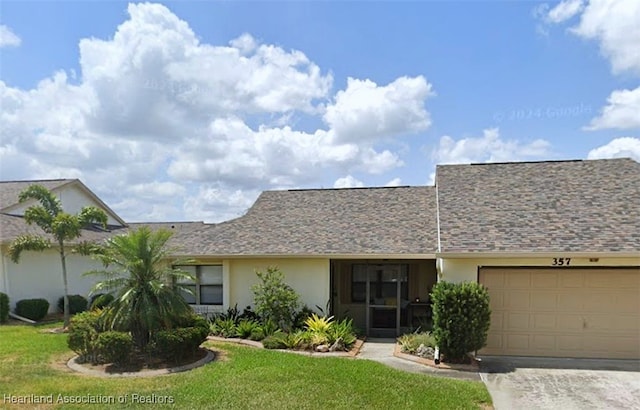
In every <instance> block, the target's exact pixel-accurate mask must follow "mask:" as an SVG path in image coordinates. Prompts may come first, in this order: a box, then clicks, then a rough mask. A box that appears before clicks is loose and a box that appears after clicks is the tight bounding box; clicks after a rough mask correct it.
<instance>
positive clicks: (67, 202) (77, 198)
mask: <svg viewBox="0 0 640 410" xmlns="http://www.w3.org/2000/svg"><path fill="white" fill-rule="evenodd" d="M56 195H57V196H58V198H60V202H61V203H62V209H64V211H65V212H67V213H70V214H76V213H78V212H80V210H81V209H82V207H84V206H95V207H96V208H99V209H102V210H104V211H105V213H106V214H107V217H108V224H109V225H121V224H120V222H118V221H117V220H116V219H114V218H113V217H112V216H111V215H110V214H109V213H108V212H107V210H106V209H104V208H103V207H102V206H101V205H100V204H99V203H97V202H96V201H94V200H93V199H92V198H91V197H90V196H89V195H87V194H86V193H85V192H84V191H82V190H81V189H80V188H78V187H76V186H67V187H65V188H64V189H63V190H62V191H57V192H56ZM35 204H36V202H35V201H28V202H26V203H25V204H21V205H20V206H18V207H16V208H13V209H11V212H10V213H11V214H12V215H24V211H25V210H26V209H27V208H28V207H30V206H33V205H35Z"/></svg>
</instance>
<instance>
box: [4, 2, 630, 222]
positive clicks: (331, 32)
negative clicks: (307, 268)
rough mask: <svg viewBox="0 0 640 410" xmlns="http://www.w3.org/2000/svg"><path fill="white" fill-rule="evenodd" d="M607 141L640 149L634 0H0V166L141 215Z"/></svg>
mask: <svg viewBox="0 0 640 410" xmlns="http://www.w3.org/2000/svg"><path fill="white" fill-rule="evenodd" d="M614 157H631V158H634V159H635V160H636V161H640V1H637V0H591V1H587V0H565V1H562V2H537V1H526V0H523V1H472V0H467V1H452V2H445V1H428V0H423V1H420V0H415V1H406V2H405V1H391V0H389V1H339V0H336V1H313V0H308V1H293V0H291V1H280V2H276V1H257V0H254V1H234V2H229V1H204V0H200V1H180V2H160V3H127V2H120V1H90V0H85V1H57V2H53V1H28V0H27V1H16V0H3V2H2V4H0V179H2V180H23V179H50V178H79V179H81V180H82V181H83V182H84V183H85V184H86V185H87V186H88V187H89V188H90V189H91V190H92V191H93V192H94V193H96V194H97V195H98V196H99V197H100V198H101V199H103V201H105V202H106V203H107V204H108V205H109V206H110V207H111V208H112V209H113V210H114V211H115V212H116V213H117V214H119V215H120V216H121V217H122V218H123V219H125V220H127V221H129V222H138V221H183V220H189V221H199V220H204V221H206V222H219V221H223V220H228V219H231V218H235V217H238V216H241V215H242V214H243V213H244V212H245V211H246V209H247V208H248V207H250V206H251V204H252V203H253V202H254V201H255V199H256V198H257V196H258V195H259V194H260V192H262V191H264V190H273V189H295V188H346V187H360V186H366V187H369V186H398V185H430V184H433V180H434V175H435V167H436V165H437V164H454V163H482V162H505V161H539V160H562V159H599V158H614ZM558 188H559V189H561V188H562V187H558Z"/></svg>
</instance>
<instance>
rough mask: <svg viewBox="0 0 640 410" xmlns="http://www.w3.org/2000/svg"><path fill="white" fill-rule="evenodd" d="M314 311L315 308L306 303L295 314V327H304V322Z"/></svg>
mask: <svg viewBox="0 0 640 410" xmlns="http://www.w3.org/2000/svg"><path fill="white" fill-rule="evenodd" d="M313 313H314V312H313V310H312V309H311V308H310V307H309V306H307V305H304V306H303V307H302V309H300V310H299V311H298V312H297V313H296V315H295V316H294V318H293V327H294V328H296V329H304V323H305V322H306V321H307V319H308V318H309V317H311V315H312V314H313Z"/></svg>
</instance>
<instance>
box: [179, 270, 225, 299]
mask: <svg viewBox="0 0 640 410" xmlns="http://www.w3.org/2000/svg"><path fill="white" fill-rule="evenodd" d="M176 268H178V269H180V270H183V271H185V272H188V273H189V274H191V275H192V276H193V277H194V278H195V279H196V280H195V282H194V281H189V280H185V281H183V280H180V281H178V283H179V284H180V285H182V286H184V287H186V288H188V289H190V290H191V291H192V292H193V294H192V295H190V294H188V293H187V292H182V297H184V299H185V300H186V301H187V303H189V304H190V305H222V289H223V285H222V265H198V266H193V265H190V266H176Z"/></svg>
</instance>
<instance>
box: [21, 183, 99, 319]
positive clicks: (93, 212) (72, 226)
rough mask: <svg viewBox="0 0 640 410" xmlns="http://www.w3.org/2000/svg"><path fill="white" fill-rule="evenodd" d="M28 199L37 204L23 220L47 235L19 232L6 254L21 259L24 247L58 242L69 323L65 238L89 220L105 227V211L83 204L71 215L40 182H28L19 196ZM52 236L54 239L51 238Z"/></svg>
mask: <svg viewBox="0 0 640 410" xmlns="http://www.w3.org/2000/svg"><path fill="white" fill-rule="evenodd" d="M30 199H35V200H37V201H38V202H39V203H40V204H39V205H33V206H30V207H29V208H27V209H26V210H25V212H24V220H25V221H26V222H27V223H28V224H29V225H32V224H36V225H38V226H39V227H40V228H41V229H42V230H43V231H44V232H45V233H46V234H48V236H40V235H32V234H31V235H30V234H25V235H20V236H18V237H17V238H16V239H15V240H14V241H13V242H12V243H11V245H10V246H9V257H10V258H11V260H12V261H13V262H15V263H18V262H19V261H20V255H21V254H22V252H23V251H40V252H41V251H44V250H46V249H50V248H52V247H53V246H54V244H55V245H57V250H58V252H59V253H60V262H61V263H62V281H63V282H64V327H65V328H66V327H67V326H69V318H70V314H69V286H68V282H67V262H66V258H67V254H66V248H65V247H66V244H65V243H66V242H67V241H72V240H74V239H77V238H79V237H80V235H81V234H82V228H84V227H87V226H89V225H91V224H96V223H97V224H100V225H101V226H102V227H103V228H106V227H107V215H106V214H105V213H104V212H103V211H102V210H100V209H98V208H96V207H93V206H86V207H83V208H82V209H81V210H80V213H78V214H76V215H71V214H68V213H66V212H64V211H63V209H62V204H61V203H60V200H59V199H58V198H57V197H56V196H55V195H54V194H53V193H52V192H51V191H49V190H48V189H47V188H45V187H43V186H42V185H37V184H35V185H31V186H29V187H28V188H26V189H25V190H23V191H22V192H20V194H19V196H18V200H19V201H20V203H22V202H25V201H28V200H30ZM51 239H53V242H54V243H52V242H51Z"/></svg>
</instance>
